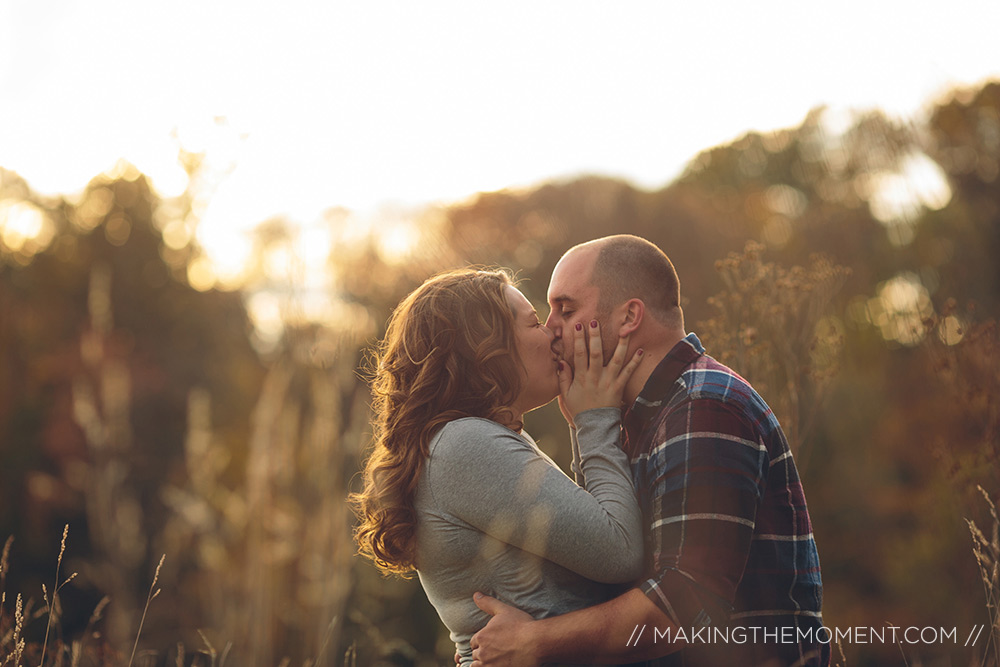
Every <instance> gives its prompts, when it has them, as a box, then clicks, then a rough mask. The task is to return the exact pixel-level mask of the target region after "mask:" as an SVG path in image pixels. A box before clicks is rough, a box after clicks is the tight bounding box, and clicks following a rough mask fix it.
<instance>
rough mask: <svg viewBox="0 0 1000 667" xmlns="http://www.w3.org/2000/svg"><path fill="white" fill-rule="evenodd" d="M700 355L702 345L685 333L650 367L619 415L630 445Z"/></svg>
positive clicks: (690, 334) (692, 336) (635, 442)
mask: <svg viewBox="0 0 1000 667" xmlns="http://www.w3.org/2000/svg"><path fill="white" fill-rule="evenodd" d="M703 354H705V348H704V347H703V346H702V344H701V341H700V340H698V336H696V335H695V334H693V333H689V334H688V335H687V336H685V337H684V338H683V339H681V340H680V342H678V343H677V344H676V345H674V346H673V347H672V348H671V349H670V352H668V353H667V355H666V356H665V357H663V359H662V360H661V361H660V363H659V364H657V366H656V368H654V369H653V373H652V374H651V375H650V376H649V379H648V380H646V384H645V385H644V386H643V388H642V391H640V392H639V395H638V396H637V397H636V399H635V401H633V402H632V405H630V406H629V407H628V409H627V410H626V411H625V414H624V415H623V416H622V424H624V426H625V435H626V439H627V441H628V443H629V444H630V445H631V446H632V447H634V446H636V444H637V441H638V439H639V436H640V434H641V432H642V429H643V427H644V426H645V425H646V424H647V423H648V422H649V421H650V420H651V419H652V418H653V417H654V416H655V415H656V414H657V413H658V412H659V411H660V408H661V407H662V405H663V403H664V402H665V401H667V400H669V398H670V395H671V394H672V393H673V390H674V389H675V388H676V385H677V380H678V379H679V378H680V376H681V373H683V372H684V370H685V369H686V368H687V367H688V366H690V365H691V364H692V363H694V362H695V361H697V359H698V358H699V357H701V356H702V355H703Z"/></svg>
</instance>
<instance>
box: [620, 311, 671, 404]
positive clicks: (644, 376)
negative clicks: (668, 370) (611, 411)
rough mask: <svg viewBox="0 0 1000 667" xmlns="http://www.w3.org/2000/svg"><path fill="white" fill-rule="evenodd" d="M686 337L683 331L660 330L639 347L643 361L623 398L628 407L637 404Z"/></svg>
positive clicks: (627, 384) (627, 385)
mask: <svg viewBox="0 0 1000 667" xmlns="http://www.w3.org/2000/svg"><path fill="white" fill-rule="evenodd" d="M685 335H686V334H685V333H684V331H683V330H672V329H671V330H660V331H657V332H656V335H655V336H653V337H651V338H650V340H649V341H648V342H647V343H646V344H644V345H639V347H641V348H642V351H643V352H642V361H640V362H639V367H638V368H636V369H635V372H634V373H632V377H631V378H629V381H628V383H626V385H625V391H624V393H623V396H622V398H624V400H625V405H626V406H630V405H632V403H634V402H635V399H636V398H637V397H638V396H639V393H640V392H642V389H643V387H645V386H646V382H648V381H649V377H650V376H651V375H652V374H653V371H654V370H656V367H657V366H659V365H660V362H661V361H663V358H664V357H666V356H667V354H668V353H669V352H670V350H672V349H673V348H674V345H676V344H677V343H679V342H681V341H682V340H684V336H685Z"/></svg>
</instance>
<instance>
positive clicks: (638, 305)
mask: <svg viewBox="0 0 1000 667" xmlns="http://www.w3.org/2000/svg"><path fill="white" fill-rule="evenodd" d="M622 308H624V312H623V313H622V323H621V326H620V327H619V328H618V335H619V336H627V335H629V334H631V333H634V332H635V330H636V329H638V328H639V325H641V324H642V319H643V318H644V317H645V316H646V304H644V303H643V302H642V300H641V299H629V300H628V301H626V302H625V303H624V305H623V306H622Z"/></svg>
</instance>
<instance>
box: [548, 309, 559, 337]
mask: <svg viewBox="0 0 1000 667" xmlns="http://www.w3.org/2000/svg"><path fill="white" fill-rule="evenodd" d="M558 319H559V318H558V317H556V315H555V313H549V316H548V318H547V319H546V320H545V326H546V328H548V329H549V331H551V332H552V333H553V335H554V336H555V337H556V338H562V326H561V325H560V324H559V323H558V322H557V320H558Z"/></svg>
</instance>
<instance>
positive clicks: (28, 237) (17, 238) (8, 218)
mask: <svg viewBox="0 0 1000 667" xmlns="http://www.w3.org/2000/svg"><path fill="white" fill-rule="evenodd" d="M54 237H55V229H54V227H53V225H52V222H51V221H50V220H49V219H48V217H47V216H46V215H45V213H44V212H43V211H41V210H40V209H38V208H37V207H35V206H33V205H31V204H29V203H27V202H20V201H13V202H11V201H0V241H3V244H4V245H5V246H7V247H8V248H9V249H11V250H12V251H14V252H20V253H24V254H26V255H34V254H35V253H37V252H40V251H41V250H44V249H45V248H47V247H48V246H49V244H50V243H51V242H52V239H53V238H54Z"/></svg>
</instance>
